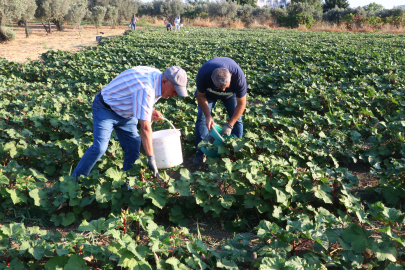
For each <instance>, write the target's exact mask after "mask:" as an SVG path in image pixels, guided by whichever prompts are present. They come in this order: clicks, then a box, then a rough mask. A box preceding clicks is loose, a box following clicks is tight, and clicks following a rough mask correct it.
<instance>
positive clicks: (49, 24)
mask: <svg viewBox="0 0 405 270" xmlns="http://www.w3.org/2000/svg"><path fill="white" fill-rule="evenodd" d="M48 30H49V32H48V33H49V34H52V29H51V19H49V20H48Z"/></svg>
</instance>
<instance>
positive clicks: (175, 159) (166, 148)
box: [152, 118, 183, 169]
mask: <svg viewBox="0 0 405 270" xmlns="http://www.w3.org/2000/svg"><path fill="white" fill-rule="evenodd" d="M163 119H164V120H166V121H167V122H169V123H170V121H169V120H167V119H166V118H163ZM170 125H171V126H172V127H173V129H164V130H160V131H155V132H153V133H152V146H153V152H154V154H155V160H156V166H157V167H158V169H167V168H172V167H174V166H177V165H180V164H181V163H183V153H182V151H181V141H180V130H179V129H176V128H175V127H174V126H173V124H172V123H170Z"/></svg>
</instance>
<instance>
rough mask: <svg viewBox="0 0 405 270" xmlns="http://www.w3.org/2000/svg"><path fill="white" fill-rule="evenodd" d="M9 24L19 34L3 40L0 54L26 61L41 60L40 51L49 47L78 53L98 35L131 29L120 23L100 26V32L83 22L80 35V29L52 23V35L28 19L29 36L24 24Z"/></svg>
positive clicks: (118, 32)
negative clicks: (112, 25) (111, 25)
mask: <svg viewBox="0 0 405 270" xmlns="http://www.w3.org/2000/svg"><path fill="white" fill-rule="evenodd" d="M7 26H8V28H9V29H11V30H13V31H14V32H15V33H16V38H15V40H13V41H9V42H3V43H0V57H3V58H6V59H7V60H8V61H14V62H19V63H24V62H27V61H28V59H27V58H29V59H31V60H39V59H40V57H41V54H43V53H45V52H47V51H49V50H55V51H57V50H62V51H70V52H77V51H79V50H81V49H83V48H84V47H87V46H96V45H97V41H96V36H103V37H107V36H116V35H122V34H123V33H124V32H125V30H128V26H127V25H117V26H116V28H115V29H111V27H110V26H101V27H100V29H99V33H98V34H97V30H96V28H95V27H94V26H92V25H83V26H81V36H80V35H79V31H78V29H77V28H73V26H72V25H66V26H65V29H64V30H63V31H57V30H56V27H55V26H52V34H49V35H47V33H46V31H45V29H44V27H43V26H42V24H40V23H36V22H29V23H28V28H29V31H30V32H31V34H30V36H29V37H28V38H26V35H25V28H24V27H19V26H18V25H17V24H12V25H7Z"/></svg>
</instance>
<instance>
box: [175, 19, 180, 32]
mask: <svg viewBox="0 0 405 270" xmlns="http://www.w3.org/2000/svg"><path fill="white" fill-rule="evenodd" d="M174 31H180V16H177V17H176V19H174Z"/></svg>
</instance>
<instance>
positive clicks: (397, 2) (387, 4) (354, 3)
mask: <svg viewBox="0 0 405 270" xmlns="http://www.w3.org/2000/svg"><path fill="white" fill-rule="evenodd" d="M372 2H375V3H377V4H380V5H383V6H384V8H386V9H391V8H393V7H394V6H401V5H405V0H349V4H350V6H351V7H354V8H356V7H358V6H360V7H362V6H366V5H368V4H370V3H372Z"/></svg>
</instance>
